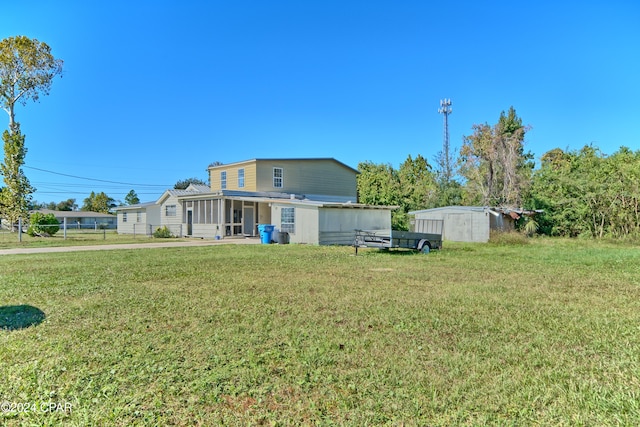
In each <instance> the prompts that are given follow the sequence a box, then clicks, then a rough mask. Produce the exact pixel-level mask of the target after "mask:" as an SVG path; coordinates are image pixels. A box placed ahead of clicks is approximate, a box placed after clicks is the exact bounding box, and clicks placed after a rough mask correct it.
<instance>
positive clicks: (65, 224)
mask: <svg viewBox="0 0 640 427" xmlns="http://www.w3.org/2000/svg"><path fill="white" fill-rule="evenodd" d="M62 231H63V233H62V235H63V236H64V240H67V217H66V216H65V217H64V218H62Z"/></svg>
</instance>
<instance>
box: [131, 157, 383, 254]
mask: <svg viewBox="0 0 640 427" xmlns="http://www.w3.org/2000/svg"><path fill="white" fill-rule="evenodd" d="M357 175H358V171H357V170H355V169H353V168H351V167H349V166H347V165H345V164H344V163H341V162H339V161H337V160H335V159H332V158H314V159H252V160H246V161H242V162H236V163H230V164H223V165H217V166H211V167H209V179H210V183H211V187H205V186H194V185H191V186H189V187H188V188H187V189H185V190H167V191H165V192H164V194H163V195H162V196H160V198H159V199H158V200H157V201H156V203H155V204H153V205H150V204H145V205H134V206H126V207H121V208H118V232H119V233H140V234H150V233H152V232H153V230H155V229H156V228H158V227H162V226H166V227H168V228H169V229H170V230H171V231H172V233H173V234H174V235H179V236H193V237H201V238H218V239H220V238H229V237H252V236H257V235H258V224H273V225H275V227H276V228H277V229H278V230H279V231H282V232H287V233H289V238H290V241H291V242H292V243H309V244H351V243H352V242H353V235H354V230H355V229H366V230H390V228H391V209H392V207H388V206H386V207H381V206H368V205H361V204H359V203H358V200H357V185H356V178H357ZM134 218H135V219H136V221H137V220H138V219H146V218H154V221H157V224H154V223H149V222H145V221H142V220H141V221H139V222H133V219H134Z"/></svg>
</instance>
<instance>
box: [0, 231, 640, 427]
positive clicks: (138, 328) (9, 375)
mask: <svg viewBox="0 0 640 427" xmlns="http://www.w3.org/2000/svg"><path fill="white" fill-rule="evenodd" d="M0 275H1V276H0V278H1V279H0V280H1V283H0V306H2V308H0V324H1V325H2V326H3V327H4V328H5V330H1V331H0V339H1V343H2V345H1V346H0V359H1V360H2V363H1V364H0V401H4V402H9V403H11V404H13V409H16V410H14V411H5V412H4V413H0V417H2V418H0V423H3V424H5V425H51V426H57V425H61V424H64V425H72V426H73V425H75V426H88V425H105V426H106V425H116V426H128V425H149V426H156V425H163V426H164V425H180V426H192V425H201V426H211V425H219V424H224V425H260V424H264V425H358V426H360V425H385V424H386V425H442V426H449V425H567V426H574V425H588V426H592V425H638V424H640V250H639V249H638V248H636V247H632V246H628V245H627V246H623V245H612V244H605V243H596V242H584V241H569V240H550V239H536V240H533V241H532V242H531V243H530V244H526V245H495V244H487V245H480V244H479V245H471V244H468V245H464V244H457V245H454V244H445V248H444V249H443V250H442V251H436V252H432V253H431V254H429V255H421V254H413V253H410V252H397V253H384V252H378V251H375V250H362V251H359V255H358V256H357V257H356V256H353V248H344V247H313V246H299V245H270V246H266V245H247V246H242V245H240V246H236V245H219V246H210V247H185V248H165V249H145V250H124V249H123V250H117V251H108V252H73V253H56V254H34V255H16V256H2V257H0ZM30 324H32V326H29V327H25V326H27V325H30ZM23 403H30V404H33V405H35V407H34V406H31V407H30V408H29V410H28V411H27V410H22V411H18V410H17V409H18V405H20V404H23ZM43 403H44V406H43ZM50 403H52V404H53V406H52V407H50V406H49V404H50ZM56 405H57V406H56ZM3 408H5V409H7V408H9V406H7V404H6V403H5V404H3ZM50 408H52V409H51V410H50ZM9 409H11V408H9ZM22 409H24V408H22Z"/></svg>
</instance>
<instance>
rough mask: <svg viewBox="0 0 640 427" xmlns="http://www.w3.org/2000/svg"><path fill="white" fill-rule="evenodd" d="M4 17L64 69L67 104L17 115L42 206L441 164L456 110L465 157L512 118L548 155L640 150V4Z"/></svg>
mask: <svg viewBox="0 0 640 427" xmlns="http://www.w3.org/2000/svg"><path fill="white" fill-rule="evenodd" d="M0 14H1V15H2V16H1V18H2V19H1V22H2V24H1V25H0V38H5V37H9V36H15V35H26V36H28V37H31V38H37V39H38V40H40V41H44V42H46V43H47V44H49V45H50V46H51V48H52V50H53V53H54V55H55V56H56V57H58V58H61V59H63V60H64V77H63V78H62V79H56V81H55V82H54V85H53V89H52V91H51V94H50V95H49V96H48V97H45V98H42V99H41V101H40V102H39V103H30V104H28V105H27V106H26V107H18V109H17V116H16V118H17V120H18V121H19V122H20V123H21V126H22V130H23V132H24V133H25V134H26V144H27V147H28V150H29V152H28V154H27V158H26V167H25V169H24V170H25V173H26V174H27V176H28V178H29V179H30V180H31V182H32V184H33V185H34V186H35V187H37V189H38V191H37V192H36V193H35V195H34V198H35V199H36V200H38V201H40V202H49V201H56V202H57V201H60V200H63V199H66V198H69V197H73V198H76V199H77V202H78V204H80V205H81V204H82V201H83V199H84V198H85V197H87V196H88V194H89V193H90V192H91V191H92V190H93V191H96V192H98V191H104V192H106V193H107V194H108V195H109V196H111V197H113V198H115V199H117V200H124V196H125V194H126V193H127V192H128V191H129V190H131V189H133V190H135V191H136V192H137V193H138V195H139V196H140V199H141V200H142V201H152V200H155V199H156V198H157V197H158V196H159V195H160V194H161V193H162V190H163V189H165V188H170V187H172V186H173V184H175V182H176V181H178V180H179V179H184V178H188V177H193V176H195V177H199V178H201V179H206V177H207V176H206V173H205V169H206V167H207V165H208V164H209V163H211V162H213V161H221V162H224V163H227V162H234V161H239V160H245V159H251V158H256V157H258V158H261V157H335V158H336V159H338V160H340V161H342V162H344V163H347V164H348V165H350V166H352V167H354V168H355V167H357V165H358V163H359V162H362V161H367V160H369V161H373V162H375V163H390V164H391V165H393V166H394V167H398V166H399V165H400V163H401V162H402V161H404V160H405V159H406V158H407V156H408V155H412V156H413V157H415V156H416V155H418V154H421V155H423V156H424V157H426V158H427V159H428V160H429V161H430V162H431V163H432V164H433V163H434V162H433V158H434V156H435V154H436V153H437V152H438V151H439V150H441V149H442V133H443V132H442V131H443V129H442V128H443V126H442V121H443V120H442V116H441V115H440V114H438V112H437V109H438V107H439V101H440V99H443V98H451V99H452V101H453V114H452V115H451V116H450V118H449V120H450V135H451V147H452V148H459V147H460V145H461V144H462V138H463V135H469V134H470V133H471V127H472V125H473V124H474V123H485V122H488V123H490V124H494V123H495V122H496V121H497V119H498V117H499V115H500V112H501V111H503V110H508V109H509V107H510V106H514V107H515V109H516V111H517V113H518V115H519V116H520V117H521V118H522V119H523V122H524V123H525V124H528V125H531V126H532V127H533V129H532V130H531V132H529V133H528V136H527V140H526V143H527V146H526V148H527V149H528V150H530V151H532V152H533V153H534V154H535V156H536V158H539V157H540V156H541V155H542V154H544V153H545V152H546V151H548V150H550V149H553V148H556V147H560V148H563V149H566V148H569V149H579V148H581V147H582V146H583V145H585V144H590V143H592V144H594V145H597V146H598V147H600V149H601V150H602V151H603V152H604V153H606V154H611V153H613V152H615V151H616V150H618V148H620V146H623V145H624V146H627V147H630V148H631V149H633V150H638V149H639V148H640V2H638V1H637V0H609V1H604V0H603V1H590V0H583V1H546V0H543V1H536V2H521V1H512V0H511V1H477V0H476V1H446V2H445V1H441V2H435V1H417V0H415V1H413V0H408V1H376V0H368V1H364V0H362V1H361V0H358V1H348V0H322V1H315V0H309V1H300V0H291V1H204V0H203V1H189V0H185V1H177V0H176V1H163V0H154V1H147V0H138V1H130V0H127V1H123V0H110V1H102V2H98V1H86V0H83V1H71V0H69V1H57V2H56V1H51V0H29V1H12V2H3V6H2V10H1V11H0ZM3 114H4V113H3ZM0 117H2V116H0ZM4 117H5V119H4V120H5V122H6V123H7V125H8V116H6V115H4ZM0 123H1V122H0ZM5 127H6V126H4V125H3V126H0V128H5ZM34 168H37V169H34ZM38 169H43V170H47V171H53V172H56V173H55V174H54V173H50V172H43V171H41V170H38ZM60 174H67V175H74V176H78V177H83V178H91V179H94V180H103V181H116V182H122V183H125V184H122V185H121V184H113V183H107V182H102V181H92V180H87V179H78V178H71V177H67V176H64V175H60ZM145 184H146V185H145Z"/></svg>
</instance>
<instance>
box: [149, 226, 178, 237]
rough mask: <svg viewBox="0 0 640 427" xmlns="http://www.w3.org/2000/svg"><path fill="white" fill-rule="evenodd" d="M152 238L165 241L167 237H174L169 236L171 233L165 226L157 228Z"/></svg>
mask: <svg viewBox="0 0 640 427" xmlns="http://www.w3.org/2000/svg"><path fill="white" fill-rule="evenodd" d="M153 237H157V238H159V239H167V238H169V237H174V236H173V234H171V231H169V229H168V228H167V226H166V225H165V226H163V227H158V228H157V229H156V231H154V232H153Z"/></svg>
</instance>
